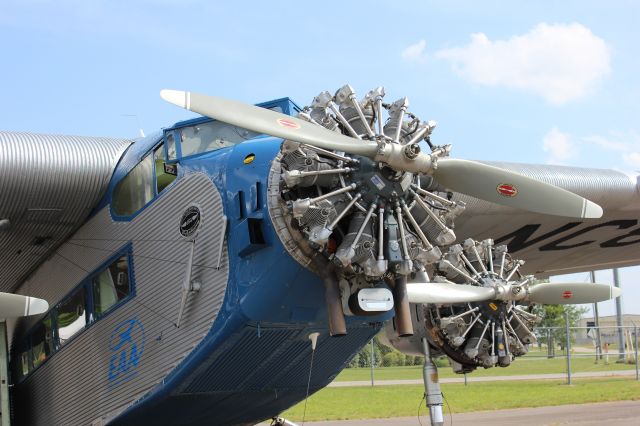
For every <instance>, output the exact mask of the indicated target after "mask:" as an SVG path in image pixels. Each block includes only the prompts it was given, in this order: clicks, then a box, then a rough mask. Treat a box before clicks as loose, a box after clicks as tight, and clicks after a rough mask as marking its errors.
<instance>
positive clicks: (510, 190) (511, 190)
mask: <svg viewBox="0 0 640 426" xmlns="http://www.w3.org/2000/svg"><path fill="white" fill-rule="evenodd" d="M496 191H498V194H500V195H503V196H505V197H515V196H516V195H517V194H518V188H516V187H515V186H513V185H509V184H508V183H501V184H500V185H498V186H497V187H496Z"/></svg>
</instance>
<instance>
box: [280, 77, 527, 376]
mask: <svg viewBox="0 0 640 426" xmlns="http://www.w3.org/2000/svg"><path fill="white" fill-rule="evenodd" d="M384 96H385V91H384V88H382V87H378V88H376V89H374V90H371V91H370V92H369V93H367V94H366V95H365V96H364V98H362V99H358V98H357V97H356V94H355V92H354V90H353V88H352V87H351V86H349V85H345V86H343V87H342V88H340V89H339V90H338V91H337V92H336V93H335V95H331V94H330V93H329V92H322V93H320V94H319V95H318V96H316V97H315V98H314V99H313V102H312V103H311V105H310V106H308V107H306V108H304V110H303V111H302V112H300V114H299V115H298V118H301V119H303V120H305V121H308V122H311V123H314V124H317V125H319V126H323V127H325V128H327V129H329V130H332V131H335V132H339V133H342V134H344V135H348V136H351V137H353V138H356V139H361V140H370V141H384V142H385V143H389V142H391V143H393V144H397V145H398V147H400V149H404V150H406V152H405V154H406V155H407V156H411V155H413V154H416V155H417V153H418V152H419V151H420V150H423V149H425V150H429V151H430V154H431V157H432V158H433V159H435V161H437V159H438V158H442V157H447V156H448V155H449V152H450V151H451V146H450V145H444V146H437V145H435V144H433V143H432V140H431V135H432V132H433V130H434V128H435V127H436V123H435V122H434V121H422V120H421V119H420V118H419V117H417V116H416V115H414V114H413V113H411V112H410V111H409V109H408V107H409V101H408V99H407V98H400V99H398V100H396V101H394V102H386V101H385V100H384ZM436 167H437V165H436ZM269 194H270V197H269V204H270V206H269V207H270V211H271V215H272V219H273V221H274V224H275V228H276V229H277V230H278V233H279V236H280V238H281V240H282V241H283V242H284V243H285V246H286V247H287V249H288V251H289V253H290V254H291V255H292V256H293V257H295V258H296V259H297V260H298V261H299V262H300V263H301V264H303V265H304V266H306V267H309V268H311V269H313V270H314V271H315V272H317V273H319V274H320V275H321V276H323V277H325V285H326V286H327V303H328V305H329V313H330V325H331V332H332V334H334V335H340V334H344V333H346V329H345V328H344V319H343V318H341V315H342V313H344V314H346V315H369V314H379V313H380V312H383V311H387V310H390V309H395V311H396V312H395V318H394V320H393V322H392V323H391V324H390V325H389V326H388V330H387V331H388V332H387V336H388V343H389V344H391V345H393V346H395V347H397V348H398V349H400V350H401V351H403V352H405V353H411V354H416V355H418V354H422V348H421V344H420V339H421V338H423V337H426V338H428V341H429V343H430V344H431V346H432V348H433V349H434V350H435V351H436V352H435V353H437V354H444V355H447V356H448V357H449V358H450V359H451V361H452V365H453V366H454V368H455V369H456V370H457V371H469V370H472V369H474V368H475V367H477V366H483V367H492V366H495V365H500V366H507V365H509V364H510V363H511V361H512V359H513V358H514V357H517V356H521V355H524V354H525V353H526V352H527V347H528V345H529V344H531V343H534V342H535V336H534V334H533V333H532V332H531V328H532V327H533V326H534V325H535V324H536V323H537V322H538V321H539V318H538V317H537V316H536V315H535V314H533V313H532V312H531V309H530V306H529V303H528V302H527V301H526V300H525V299H526V297H525V296H526V294H527V289H528V286H529V285H530V284H532V283H533V277H531V276H523V275H522V274H521V273H520V271H519V268H520V266H521V265H522V264H523V263H524V262H522V261H521V260H516V259H513V258H512V257H511V256H510V255H509V253H507V249H506V246H503V245H502V246H495V245H494V243H493V241H492V240H490V239H489V240H485V241H474V240H472V239H467V240H464V241H463V242H462V243H456V241H457V238H456V234H455V231H454V230H455V219H456V217H457V216H458V215H459V214H460V213H461V212H462V211H463V210H464V208H465V204H464V203H463V202H461V201H455V200H454V199H453V198H452V193H451V192H449V191H447V189H446V188H444V187H442V186H440V185H439V184H438V182H436V181H434V180H433V178H431V177H428V176H419V175H417V174H414V173H411V172H407V171H397V170H394V169H392V168H390V167H389V166H388V165H386V164H385V163H382V162H376V161H373V160H372V159H370V158H367V157H364V156H358V155H350V154H346V153H344V152H337V151H329V150H325V149H322V148H317V147H314V146H311V145H305V144H302V143H299V142H294V141H290V140H286V141H285V142H284V143H283V144H282V147H281V152H280V153H279V155H278V156H277V158H276V161H274V163H273V166H272V169H271V174H270V179H269ZM334 283H335V284H334ZM416 285H418V286H420V287H419V288H427V287H429V286H430V285H432V288H433V291H434V292H437V291H444V292H445V293H448V292H449V291H450V290H456V289H460V290H463V289H465V288H470V287H474V288H476V289H478V290H479V289H482V290H485V292H484V293H483V294H485V296H484V297H485V298H488V299H486V300H475V299H479V297H478V296H472V297H471V299H474V300H468V299H469V297H467V298H464V297H463V298H462V299H461V300H460V301H457V300H456V301H455V303H451V302H450V301H448V300H443V301H440V303H416V304H413V303H411V304H410V303H409V301H410V298H411V297H412V289H413V288H414V287H415V286H416ZM443 285H444V286H445V287H442V286H443ZM415 288H416V289H417V288H418V287H415ZM429 288H430V287H429ZM507 291H508V292H510V294H513V295H515V294H516V293H521V296H522V297H520V298H519V299H518V297H515V296H514V297H511V296H509V297H506V296H505V295H504V294H503V293H505V292H507ZM418 298H419V296H418ZM445 299H446V297H445ZM515 299H518V300H515ZM427 300H429V299H428V298H427ZM434 300H436V301H437V298H436V299H434ZM447 302H448V303H447Z"/></svg>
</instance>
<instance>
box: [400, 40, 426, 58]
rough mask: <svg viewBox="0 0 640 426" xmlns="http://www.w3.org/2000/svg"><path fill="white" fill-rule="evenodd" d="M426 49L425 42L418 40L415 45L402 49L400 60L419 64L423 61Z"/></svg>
mask: <svg viewBox="0 0 640 426" xmlns="http://www.w3.org/2000/svg"><path fill="white" fill-rule="evenodd" d="M426 48H427V42H426V41H425V40H420V41H418V42H417V43H415V44H412V45H411V46H409V47H407V48H406V49H404V50H403V51H402V52H401V53H400V56H402V59H404V60H406V61H411V62H421V61H423V60H424V59H425V49H426Z"/></svg>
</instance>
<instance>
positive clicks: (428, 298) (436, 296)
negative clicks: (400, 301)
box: [407, 283, 495, 304]
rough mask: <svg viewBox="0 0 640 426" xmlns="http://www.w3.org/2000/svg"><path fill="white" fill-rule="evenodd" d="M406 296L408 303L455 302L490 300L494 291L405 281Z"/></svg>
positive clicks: (467, 286) (466, 286) (465, 286)
mask: <svg viewBox="0 0 640 426" xmlns="http://www.w3.org/2000/svg"><path fill="white" fill-rule="evenodd" d="M407 296H408V298H409V302H410V303H436V304H455V303H467V302H481V301H483V300H491V299H493V298H494V297H495V291H494V290H493V289H492V288H486V287H474V286H470V285H459V284H454V283H407Z"/></svg>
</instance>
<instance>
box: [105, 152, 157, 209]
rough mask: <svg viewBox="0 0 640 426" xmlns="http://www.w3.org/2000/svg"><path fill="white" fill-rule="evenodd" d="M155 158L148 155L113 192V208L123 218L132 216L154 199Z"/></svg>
mask: <svg viewBox="0 0 640 426" xmlns="http://www.w3.org/2000/svg"><path fill="white" fill-rule="evenodd" d="M153 167H154V156H153V155H147V156H146V157H145V159H144V160H142V161H141V162H140V163H139V164H138V165H137V166H135V167H134V168H133V169H132V170H131V171H130V172H129V174H128V175H127V176H125V178H124V179H122V180H121V181H120V182H119V183H118V185H117V186H116V188H115V190H114V191H113V200H112V202H111V207H113V211H114V212H115V213H116V214H118V215H121V216H130V215H132V214H134V213H135V212H137V211H138V210H140V209H141V208H142V207H144V205H145V204H147V203H148V202H149V201H151V200H152V199H153V196H154V187H153Z"/></svg>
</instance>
